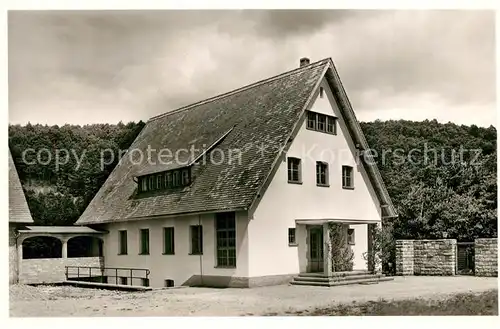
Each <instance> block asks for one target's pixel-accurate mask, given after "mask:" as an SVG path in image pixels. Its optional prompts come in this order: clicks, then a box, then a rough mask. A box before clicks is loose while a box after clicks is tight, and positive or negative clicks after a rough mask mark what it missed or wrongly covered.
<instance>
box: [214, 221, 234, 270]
mask: <svg viewBox="0 0 500 329" xmlns="http://www.w3.org/2000/svg"><path fill="white" fill-rule="evenodd" d="M215 232H216V242H217V266H219V267H236V219H235V215H234V212H227V213H219V214H216V216H215Z"/></svg>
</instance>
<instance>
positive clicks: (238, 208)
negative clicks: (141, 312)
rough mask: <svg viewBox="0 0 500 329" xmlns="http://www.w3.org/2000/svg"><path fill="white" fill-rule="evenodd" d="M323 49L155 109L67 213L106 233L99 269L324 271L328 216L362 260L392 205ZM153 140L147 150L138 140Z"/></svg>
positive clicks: (175, 278) (183, 273)
mask: <svg viewBox="0 0 500 329" xmlns="http://www.w3.org/2000/svg"><path fill="white" fill-rule="evenodd" d="M367 149H368V145H367V143H366V140H365V138H364V136H363V133H362V131H361V128H360V126H359V123H358V121H357V120H356V117H355V115H354V112H353V110H352V108H351V104H350V102H349V100H348V98H347V95H346V93H345V91H344V88H343V86H342V84H341V81H340V78H339V76H338V73H337V71H336V69H335V66H334V64H333V62H332V60H331V59H324V60H321V61H318V62H315V63H312V64H310V63H309V60H308V59H307V58H303V59H301V61H300V67H299V68H297V69H294V70H292V71H289V72H285V73H283V74H280V75H278V76H275V77H271V78H268V79H266V80H262V81H259V82H256V83H254V84H251V85H248V86H245V87H242V88H239V89H236V90H233V91H230V92H228V93H225V94H222V95H219V96H216V97H213V98H210V99H207V100H204V101H201V102H198V103H195V104H192V105H189V106H186V107H183V108H180V109H177V110H174V111H170V112H167V113H165V114H162V115H159V116H157V117H153V118H151V119H150V120H149V121H148V122H147V124H146V126H145V127H144V129H143V130H142V131H141V133H140V134H139V135H138V137H137V138H136V140H135V141H134V142H133V143H132V145H131V147H130V149H129V150H128V152H127V154H125V155H124V157H123V158H122V159H121V161H120V163H119V164H118V165H117V167H116V168H115V169H114V170H113V172H112V173H111V174H110V176H109V177H108V179H107V180H106V182H105V183H104V185H103V186H102V187H101V189H100V190H99V192H98V193H97V194H96V196H95V197H94V199H93V200H92V202H91V203H90V204H89V206H88V207H87V209H86V210H85V212H84V213H83V214H82V216H81V217H80V219H79V220H78V221H77V223H76V225H87V226H90V227H92V228H95V229H98V230H100V231H107V232H109V233H108V234H106V235H104V237H103V240H104V248H103V253H104V262H105V266H106V267H113V268H142V269H148V270H149V273H150V274H149V277H148V280H142V282H140V281H139V279H138V278H137V279H135V278H132V282H130V281H128V280H130V278H127V276H126V275H123V276H121V275H120V277H119V278H115V277H109V278H108V283H114V281H116V280H118V281H119V282H118V283H122V284H123V283H128V284H134V285H140V284H145V285H150V286H152V287H163V286H165V285H167V286H171V285H175V286H178V285H209V286H231V287H233V286H234V287H249V286H256V285H270V284H277V283H284V282H290V280H291V279H292V278H293V277H294V276H296V275H297V274H299V273H314V272H316V273H323V274H324V275H325V276H331V275H333V273H332V268H331V266H330V263H329V262H330V258H331V257H330V256H331V254H330V253H335V250H331V248H325V245H326V241H328V239H329V232H328V230H327V229H325V228H327V227H328V223H329V222H336V223H342V224H344V227H345V230H346V234H348V241H349V244H350V246H351V248H352V250H353V252H354V260H353V262H354V263H353V269H354V270H367V265H366V261H365V260H364V258H363V253H365V252H368V251H369V249H370V248H369V242H370V241H369V240H370V239H369V229H368V227H369V226H368V225H369V224H377V223H380V222H381V219H382V218H383V217H393V216H395V215H396V214H395V210H394V207H393V205H392V203H391V200H390V198H389V195H388V193H387V190H386V188H385V186H384V184H383V182H382V179H381V176H380V173H379V171H378V169H377V167H376V165H375V164H374V163H373V161H370V160H371V159H368V160H367V159H366V158H365V157H363V156H362V157H360V156H359V155H360V154H366V152H365V153H363V152H364V151H366V150H367ZM148 150H149V151H148Z"/></svg>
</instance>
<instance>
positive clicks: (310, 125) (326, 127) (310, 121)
mask: <svg viewBox="0 0 500 329" xmlns="http://www.w3.org/2000/svg"><path fill="white" fill-rule="evenodd" d="M336 122H337V118H336V117H334V116H331V115H326V114H321V113H316V112H311V111H308V112H307V129H309V130H315V131H320V132H324V133H327V134H332V135H336V134H337V127H336Z"/></svg>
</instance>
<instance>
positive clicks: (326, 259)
mask: <svg viewBox="0 0 500 329" xmlns="http://www.w3.org/2000/svg"><path fill="white" fill-rule="evenodd" d="M332 252H333V250H332V243H331V239H330V228H329V225H328V222H326V223H323V272H324V273H325V275H327V276H332V274H333V271H332Z"/></svg>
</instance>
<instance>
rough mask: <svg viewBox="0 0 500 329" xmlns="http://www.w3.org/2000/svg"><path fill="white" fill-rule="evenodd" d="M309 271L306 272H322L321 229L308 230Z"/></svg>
mask: <svg viewBox="0 0 500 329" xmlns="http://www.w3.org/2000/svg"><path fill="white" fill-rule="evenodd" d="M308 267H309V269H308V272H323V227H321V226H314V227H311V228H310V229H309V266H308Z"/></svg>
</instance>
